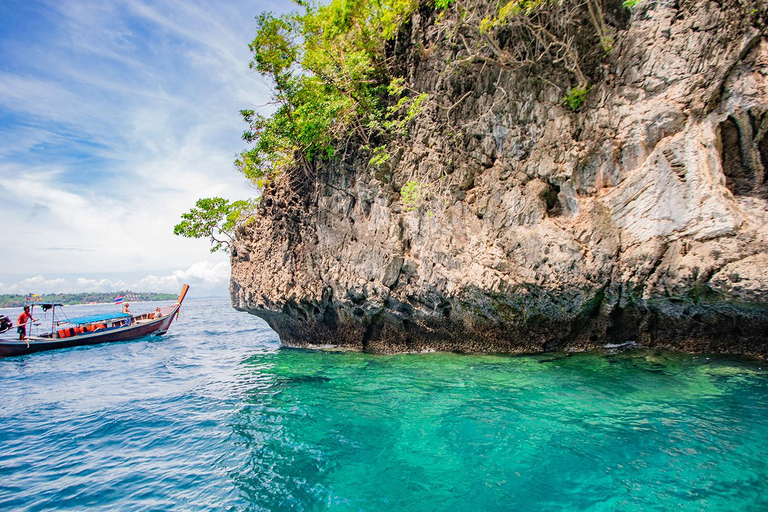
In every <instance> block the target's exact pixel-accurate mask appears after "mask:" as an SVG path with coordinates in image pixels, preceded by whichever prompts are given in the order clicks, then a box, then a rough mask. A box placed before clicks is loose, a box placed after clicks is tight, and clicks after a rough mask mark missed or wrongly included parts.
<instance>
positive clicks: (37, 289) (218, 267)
mask: <svg viewBox="0 0 768 512" xmlns="http://www.w3.org/2000/svg"><path fill="white" fill-rule="evenodd" d="M229 273H230V267H229V262H228V261H219V262H211V261H199V262H197V263H194V264H192V265H190V266H189V267H188V268H187V269H185V270H173V271H170V272H168V273H166V274H164V275H147V276H144V277H141V278H139V279H130V280H125V279H108V278H97V279H94V278H89V277H76V278H62V277H46V276H43V275H37V276H33V277H28V278H25V279H22V280H21V281H18V282H16V283H14V284H5V283H0V293H4V294H6V293H7V294H26V293H39V294H44V293H79V292H114V291H119V290H131V291H134V292H161V293H162V292H164V293H176V292H178V291H179V290H180V289H181V286H182V285H183V284H188V285H190V289H191V290H192V291H193V292H194V294H195V295H224V294H226V293H227V290H228V287H229Z"/></svg>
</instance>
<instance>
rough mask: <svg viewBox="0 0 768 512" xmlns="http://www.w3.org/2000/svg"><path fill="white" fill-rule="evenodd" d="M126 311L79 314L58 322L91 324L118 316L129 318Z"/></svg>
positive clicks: (114, 318)
mask: <svg viewBox="0 0 768 512" xmlns="http://www.w3.org/2000/svg"><path fill="white" fill-rule="evenodd" d="M130 316H131V315H129V314H128V313H102V314H100V315H89V316H80V317H77V318H70V319H69V320H62V321H60V322H59V323H60V324H67V323H68V324H78V325H80V324H92V323H95V322H106V321H107V320H116V319H118V318H130Z"/></svg>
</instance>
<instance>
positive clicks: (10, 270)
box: [0, 0, 291, 294]
mask: <svg viewBox="0 0 768 512" xmlns="http://www.w3.org/2000/svg"><path fill="white" fill-rule="evenodd" d="M290 7H291V5H290V4H289V3H288V2H269V1H266V0H263V1H255V2H253V1H252V2H246V1H228V2H210V1H202V0H201V1H191V0H183V1H182V0H179V1H174V0H154V1H152V0H146V1H145V0H113V1H108V0H102V1H87V0H55V1H28V0H23V1H21V0H19V1H17V0H3V1H2V2H0V228H1V229H2V231H3V232H4V235H5V237H4V238H5V243H3V244H0V293H27V292H34V293H45V292H53V291H58V292H62V291H63V292H67V291H70V292H71V291H91V290H94V291H97V290H98V291H110V290H116V289H119V288H130V289H133V290H135V291H177V290H178V288H179V287H180V285H181V282H182V281H185V282H189V283H190V284H191V285H192V286H193V287H195V289H196V290H197V291H198V292H200V293H205V294H214V293H215V294H223V293H226V289H227V285H228V279H229V262H228V258H227V256H226V255H225V254H223V253H219V254H211V253H210V252H209V244H208V242H207V241H203V240H189V239H184V238H181V237H177V236H174V235H173V233H172V232H173V226H174V224H176V223H177V222H178V221H179V217H180V215H181V214H182V213H184V212H186V211H187V210H189V209H190V208H191V207H192V206H193V205H194V202H195V201H196V200H197V199H198V198H199V197H210V196H223V197H227V198H229V199H244V198H247V197H253V196H255V195H256V191H255V190H254V189H253V188H252V187H251V186H250V185H249V184H248V183H247V181H246V180H245V179H244V178H243V177H242V176H241V175H239V174H238V173H237V172H236V171H235V170H234V167H233V164H232V161H233V159H234V156H235V155H236V154H237V153H238V152H239V151H240V150H242V149H243V148H244V147H245V143H244V142H242V141H241V140H240V135H241V133H242V131H243V129H244V128H245V125H244V123H243V121H242V120H241V118H240V116H239V114H238V111H239V110H240V109H243V108H255V107H259V106H261V105H264V104H266V103H268V101H269V98H270V92H269V89H268V86H267V85H266V84H265V83H264V81H263V80H262V79H261V78H260V77H258V76H257V75H256V74H254V73H253V72H252V71H251V70H249V68H248V61H249V58H250V54H249V51H248V46H247V45H248V43H249V42H250V41H251V39H252V38H253V35H254V27H255V22H254V18H255V17H256V16H257V15H258V14H259V13H260V12H262V11H265V10H271V11H284V10H286V9H288V8H290Z"/></svg>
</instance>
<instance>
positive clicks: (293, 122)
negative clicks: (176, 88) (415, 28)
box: [235, 0, 424, 187]
mask: <svg viewBox="0 0 768 512" xmlns="http://www.w3.org/2000/svg"><path fill="white" fill-rule="evenodd" d="M300 5H302V6H303V7H304V12H303V13H297V12H293V13H290V14H286V15H282V16H275V15H273V14H271V13H264V14H261V15H260V16H259V17H258V18H257V23H256V25H257V32H256V37H255V38H254V40H253V42H252V43H251V44H250V46H249V47H250V49H251V52H252V54H253V59H252V61H251V63H250V66H251V68H252V69H254V70H255V71H257V72H258V73H260V74H261V75H262V76H264V77H265V78H266V79H267V80H268V81H269V82H270V83H271V85H272V86H273V90H274V95H273V99H272V103H273V105H275V106H276V108H277V109H276V111H275V112H274V113H273V114H272V115H271V116H270V117H264V116H261V115H260V114H258V113H257V112H255V111H254V110H250V109H248V110H242V111H241V112H240V113H241V115H242V116H243V119H244V120H245V122H246V123H247V124H248V129H247V130H246V131H245V132H244V133H243V140H245V141H246V142H248V143H250V144H252V147H250V148H249V149H247V150H245V151H243V152H242V153H241V154H240V155H239V156H238V158H237V159H236V161H235V165H236V167H237V168H238V169H239V170H240V171H241V172H243V173H244V174H245V176H246V177H247V178H249V179H250V180H251V181H253V182H254V183H256V185H257V186H259V187H263V186H264V184H265V183H266V182H267V181H269V180H270V179H271V178H273V177H274V176H275V175H277V174H278V173H279V172H282V171H287V170H292V169H299V170H301V171H303V172H304V174H305V175H306V176H308V177H312V176H313V175H314V163H315V160H316V159H318V158H330V157H332V156H333V154H334V149H335V147H337V146H338V143H339V142H340V141H343V140H344V139H345V138H349V137H353V136H357V137H358V138H359V139H361V140H362V141H363V143H364V144H365V145H368V144H369V142H370V140H371V137H372V136H376V135H382V134H385V133H392V132H398V133H402V131H403V125H404V124H405V123H407V122H408V121H410V119H412V118H413V117H414V115H415V114H416V113H418V111H419V108H420V107H419V105H420V104H421V103H422V102H423V100H424V97H423V96H422V97H418V96H417V97H416V98H413V99H409V98H408V94H409V91H406V90H405V88H403V87H402V86H400V87H399V88H396V89H397V91H398V93H397V94H396V95H393V94H392V89H391V88H390V87H389V86H390V85H391V82H392V81H393V79H395V77H393V76H392V73H391V72H390V70H389V62H388V61H387V60H386V58H385V52H384V45H385V43H386V42H387V41H389V40H390V39H392V38H394V37H395V36H396V34H397V32H398V30H399V29H400V27H401V26H402V24H403V23H404V22H405V21H407V20H408V19H409V17H410V15H411V14H412V13H413V12H414V11H415V10H416V8H417V7H418V5H419V2H418V0H377V1H370V0H332V1H331V2H330V3H329V4H327V5H314V4H310V3H307V2H301V3H300ZM392 105H395V108H394V109H392V108H389V107H391V106H392ZM403 119H407V120H405V121H403ZM401 121H402V122H401Z"/></svg>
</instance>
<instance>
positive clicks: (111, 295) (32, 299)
mask: <svg viewBox="0 0 768 512" xmlns="http://www.w3.org/2000/svg"><path fill="white" fill-rule="evenodd" d="M120 295H122V296H123V300H125V301H126V302H138V301H153V300H174V299H176V298H177V297H178V295H177V294H175V293H154V292H131V291H120V292H83V293H45V294H41V295H19V294H10V295H2V294H0V308H14V307H21V306H24V305H25V304H41V303H45V302H55V303H59V304H67V305H74V304H101V303H105V302H113V301H114V300H115V297H118V296H120Z"/></svg>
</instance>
